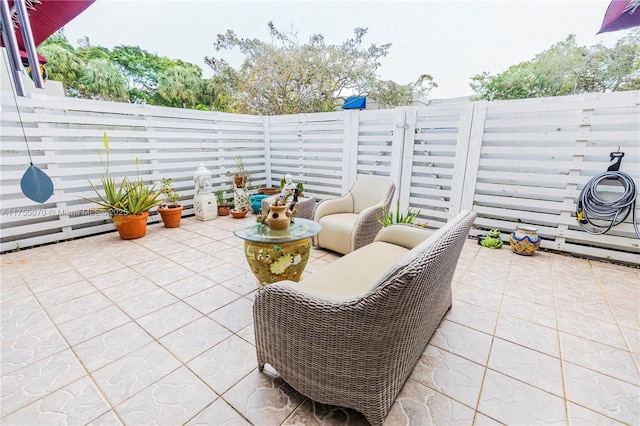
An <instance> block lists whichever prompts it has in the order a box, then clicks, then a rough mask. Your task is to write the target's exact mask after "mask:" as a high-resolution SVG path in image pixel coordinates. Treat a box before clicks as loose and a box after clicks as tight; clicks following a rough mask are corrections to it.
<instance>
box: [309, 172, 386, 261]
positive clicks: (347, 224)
mask: <svg viewBox="0 0 640 426" xmlns="http://www.w3.org/2000/svg"><path fill="white" fill-rule="evenodd" d="M394 192H395V185H394V183H393V182H391V181H389V180H387V179H383V178H378V177H363V178H361V179H359V180H357V181H356V183H355V184H354V185H353V187H352V188H351V190H350V191H349V192H348V193H347V194H345V195H344V196H342V197H340V198H337V199H331V200H325V201H323V202H321V203H320V204H318V205H317V207H316V210H315V212H314V220H315V221H316V222H319V223H320V225H322V231H320V233H319V234H318V235H317V236H316V237H314V243H315V245H316V246H318V247H323V248H327V249H329V250H333V251H336V252H338V253H342V254H347V253H350V252H352V251H353V250H356V249H358V248H360V247H362V246H364V245H366V244H370V243H371V242H372V241H373V238H374V237H375V235H376V233H377V232H378V231H379V230H380V228H381V227H382V225H380V223H379V220H381V219H382V209H381V207H382V206H384V207H385V208H387V209H388V208H389V206H390V204H391V198H392V197H393V194H394Z"/></svg>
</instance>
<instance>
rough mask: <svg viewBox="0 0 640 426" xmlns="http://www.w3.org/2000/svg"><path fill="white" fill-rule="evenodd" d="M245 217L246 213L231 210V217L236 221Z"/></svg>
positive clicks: (244, 211)
mask: <svg viewBox="0 0 640 426" xmlns="http://www.w3.org/2000/svg"><path fill="white" fill-rule="evenodd" d="M246 215H247V211H246V210H242V211H240V210H231V216H233V217H235V218H236V219H240V218H243V217H245V216H246Z"/></svg>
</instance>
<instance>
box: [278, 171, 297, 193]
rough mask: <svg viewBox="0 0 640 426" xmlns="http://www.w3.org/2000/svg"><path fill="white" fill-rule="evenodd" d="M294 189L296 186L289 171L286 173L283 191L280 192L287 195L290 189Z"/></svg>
mask: <svg viewBox="0 0 640 426" xmlns="http://www.w3.org/2000/svg"><path fill="white" fill-rule="evenodd" d="M294 189H296V186H295V184H294V183H293V178H292V176H291V175H290V174H289V173H287V174H286V175H284V185H282V191H281V192H280V193H281V194H282V195H286V194H287V193H288V192H289V191H293V190H294Z"/></svg>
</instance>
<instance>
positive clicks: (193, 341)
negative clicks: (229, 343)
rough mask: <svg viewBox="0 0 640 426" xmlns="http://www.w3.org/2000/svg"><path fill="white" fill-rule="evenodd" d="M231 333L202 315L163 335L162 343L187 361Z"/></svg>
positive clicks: (180, 358) (175, 354)
mask: <svg viewBox="0 0 640 426" xmlns="http://www.w3.org/2000/svg"><path fill="white" fill-rule="evenodd" d="M231 334H232V333H231V331H229V330H227V329H226V328H224V327H223V326H221V325H220V324H218V323H217V322H215V321H213V320H212V319H210V318H207V317H202V318H200V319H198V320H196V321H194V322H192V323H190V324H187V325H185V326H184V327H181V328H179V329H177V330H176V331H174V332H172V333H169V334H167V335H166V336H164V337H162V338H161V339H160V343H162V345H163V346H164V347H165V348H167V349H168V350H169V352H171V353H172V354H173V355H174V356H175V357H176V358H178V359H179V360H180V361H182V362H184V363H186V362H189V361H191V360H192V359H193V358H195V357H196V356H198V355H200V354H202V353H203V352H205V351H206V350H208V349H211V348H212V347H213V346H215V345H217V344H218V343H220V342H221V341H223V340H224V339H226V338H228V337H229V336H231Z"/></svg>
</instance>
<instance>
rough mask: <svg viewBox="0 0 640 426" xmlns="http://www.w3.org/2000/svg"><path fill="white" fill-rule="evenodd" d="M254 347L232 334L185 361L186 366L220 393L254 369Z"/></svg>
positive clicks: (256, 363)
mask: <svg viewBox="0 0 640 426" xmlns="http://www.w3.org/2000/svg"><path fill="white" fill-rule="evenodd" d="M257 365H258V360H257V358H256V350H255V348H254V347H253V346H252V345H251V344H249V343H247V342H246V341H244V340H242V339H241V338H239V337H238V336H235V335H232V336H230V337H229V338H227V339H225V340H223V341H222V342H221V343H218V344H217V345H216V346H214V347H212V348H211V349H209V350H208V351H206V352H204V353H202V354H201V355H199V356H197V357H196V358H194V359H193V360H191V361H189V362H188V363H187V366H188V367H189V368H190V369H191V370H192V371H193V372H194V373H196V374H197V375H198V377H200V379H202V380H203V381H204V382H205V383H207V384H208V385H209V386H210V387H211V388H212V389H213V390H214V391H216V392H217V393H218V394H220V395H222V394H223V393H225V392H226V391H227V390H228V389H229V388H231V387H232V386H233V385H234V384H235V383H237V382H238V381H239V380H241V379H242V378H243V377H244V376H246V375H247V374H249V372H251V371H252V370H254V369H256V367H257Z"/></svg>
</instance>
